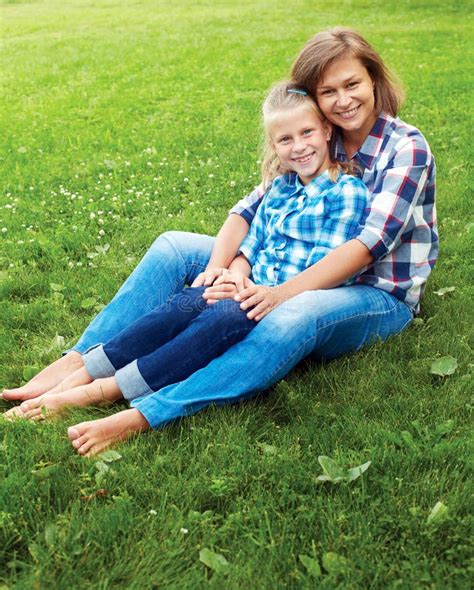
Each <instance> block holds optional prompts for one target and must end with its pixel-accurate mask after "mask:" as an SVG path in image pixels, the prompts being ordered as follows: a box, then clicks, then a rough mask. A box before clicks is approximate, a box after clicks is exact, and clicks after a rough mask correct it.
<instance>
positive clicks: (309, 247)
mask: <svg viewBox="0 0 474 590" xmlns="http://www.w3.org/2000/svg"><path fill="white" fill-rule="evenodd" d="M263 120H264V128H265V135H266V153H265V157H264V162H263V177H264V180H265V182H266V183H267V184H268V185H269V188H268V190H267V191H266V194H265V197H264V199H263V203H262V204H261V206H260V207H259V209H258V211H257V215H256V216H255V218H254V220H253V222H252V225H251V227H250V231H249V234H248V235H247V237H246V238H245V240H244V241H243V243H242V244H241V246H240V254H239V256H237V257H236V258H235V259H234V261H233V262H232V263H231V265H230V267H229V269H228V271H227V272H226V273H225V274H224V275H223V277H222V278H223V280H225V283H226V285H232V289H231V291H228V292H227V298H222V299H220V300H219V301H217V302H216V304H215V305H207V303H206V301H205V300H204V299H203V297H202V295H203V293H204V290H205V288H204V287H194V288H190V289H185V290H184V291H182V292H181V293H179V294H177V295H175V296H174V297H172V298H171V299H170V300H169V301H168V302H166V303H165V304H163V305H162V306H160V307H159V308H158V309H156V310H154V311H153V312H151V313H149V314H147V315H146V316H144V317H143V318H141V319H140V320H137V321H136V322H135V323H134V324H132V325H131V326H130V327H128V328H126V329H124V330H123V331H122V332H121V333H120V334H118V336H116V337H115V338H113V339H112V340H110V341H109V342H108V343H106V344H105V345H104V346H102V345H100V346H97V347H94V348H92V349H91V350H90V351H89V352H87V353H86V354H84V355H83V356H82V359H81V360H82V362H83V364H84V366H83V367H82V368H80V369H78V370H77V371H76V372H75V373H74V374H73V375H71V377H70V378H69V379H68V380H67V384H68V385H70V386H76V387H73V388H71V389H68V390H66V391H62V392H60V393H58V392H55V391H54V390H53V391H52V392H50V393H47V394H45V395H43V396H42V397H40V398H37V399H36V400H32V401H29V402H24V403H23V404H21V406H20V407H19V408H16V409H13V410H10V412H9V413H8V414H9V415H10V416H21V417H26V418H32V419H37V418H41V417H42V416H43V413H44V409H46V410H50V411H57V410H58V409H60V408H62V407H63V406H65V405H71V404H72V405H81V406H84V405H87V404H90V403H97V402H100V401H102V400H108V401H114V400H116V399H119V398H121V397H124V398H126V399H127V400H130V401H131V400H133V399H135V398H138V397H141V396H146V395H149V394H152V393H153V391H156V390H158V389H161V388H162V387H164V386H166V385H169V384H171V383H176V382H178V381H181V380H183V379H186V378H187V377H189V375H191V374H192V373H193V372H195V371H197V370H198V369H200V368H202V367H204V366H205V365H206V364H208V363H209V362H210V361H211V360H212V359H213V358H215V357H217V356H219V355H221V354H222V353H223V352H225V351H226V350H227V349H228V348H229V347H230V346H232V345H233V344H235V343H236V342H238V341H240V340H242V339H243V338H244V337H245V336H246V335H247V333H249V332H250V331H251V330H252V329H253V328H254V327H255V326H256V321H255V320H258V319H259V317H260V316H259V315H258V314H257V315H256V316H255V319H249V318H248V317H247V314H246V312H245V311H243V310H242V309H241V308H240V306H239V304H238V303H237V302H236V301H234V300H232V299H230V297H231V296H234V298H236V299H237V300H238V301H239V302H243V301H246V303H247V305H252V306H253V305H254V303H253V302H255V305H257V307H258V306H259V305H260V306H261V302H262V301H264V300H267V299H274V300H275V305H277V300H278V298H279V290H280V287H277V286H276V285H281V287H283V288H284V285H285V283H286V282H287V281H288V280H289V279H291V278H293V277H297V275H298V274H299V273H301V272H302V271H303V270H305V269H306V268H309V267H310V266H312V265H314V264H316V263H317V262H318V261H319V260H321V259H322V258H323V257H324V256H326V254H327V253H328V252H329V251H330V250H332V249H334V248H336V247H337V246H339V245H340V244H342V243H344V242H345V241H347V240H349V239H351V237H352V236H354V235H356V234H357V233H358V232H359V226H360V224H361V222H362V220H363V216H364V212H365V208H366V205H367V202H368V194H367V189H366V187H365V185H364V184H363V182H362V181H361V180H359V179H358V178H355V177H354V176H350V175H348V174H343V170H344V171H345V172H347V171H348V170H349V168H350V166H349V165H348V164H344V163H342V164H341V163H337V162H335V161H331V157H330V151H329V142H330V139H331V134H332V128H331V126H330V124H329V123H328V122H327V121H326V120H325V119H324V117H323V116H322V114H321V112H320V111H319V109H318V107H317V105H316V103H315V102H314V100H313V99H312V98H310V97H309V96H308V93H307V92H306V91H305V90H304V89H303V88H302V87H299V86H295V85H294V84H290V83H287V82H283V83H280V84H278V85H277V86H275V87H274V88H273V89H272V90H271V92H270V93H269V95H268V97H267V99H266V100H265V102H264V105H263ZM250 274H252V280H250V279H249V277H250ZM243 286H245V295H241V296H240V297H239V296H237V292H238V290H239V288H240V289H241V288H242V287H243ZM92 380H95V381H94V382H93V383H90V382H91V381H92ZM87 384H88V385H87ZM62 385H63V387H64V386H65V385H66V383H63V384H62ZM79 385H80V386H83V385H85V386H84V387H77V386H79Z"/></svg>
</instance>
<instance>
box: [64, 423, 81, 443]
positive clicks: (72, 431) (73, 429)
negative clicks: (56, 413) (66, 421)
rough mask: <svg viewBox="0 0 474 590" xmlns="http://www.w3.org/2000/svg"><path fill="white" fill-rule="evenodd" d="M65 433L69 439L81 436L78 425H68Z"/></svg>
mask: <svg viewBox="0 0 474 590" xmlns="http://www.w3.org/2000/svg"><path fill="white" fill-rule="evenodd" d="M67 435H68V438H69V440H75V439H78V438H79V437H80V436H81V433H80V431H79V428H78V426H70V427H69V428H68V429H67Z"/></svg>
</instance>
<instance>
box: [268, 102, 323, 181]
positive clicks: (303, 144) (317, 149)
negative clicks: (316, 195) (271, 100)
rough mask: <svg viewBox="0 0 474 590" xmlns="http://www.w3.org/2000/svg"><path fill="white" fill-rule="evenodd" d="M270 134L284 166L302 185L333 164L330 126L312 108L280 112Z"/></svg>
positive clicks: (271, 123) (270, 127) (274, 117)
mask: <svg viewBox="0 0 474 590" xmlns="http://www.w3.org/2000/svg"><path fill="white" fill-rule="evenodd" d="M269 133H270V138H271V141H272V143H273V147H274V149H275V152H276V154H277V156H278V158H279V159H280V162H281V164H282V167H284V168H286V169H288V170H292V171H293V172H296V173H297V174H298V176H299V177H300V180H301V182H302V183H303V184H308V182H310V181H311V180H312V179H313V178H315V177H316V176H318V175H319V174H321V173H322V172H324V170H327V168H329V166H330V165H331V160H330V157H329V145H328V141H329V139H330V138H331V126H330V125H329V123H327V121H325V122H323V121H321V119H320V118H319V117H318V115H317V113H316V112H315V111H314V109H312V108H311V107H310V106H304V105H301V106H298V107H294V108H292V109H285V110H282V111H278V112H277V113H275V115H274V116H273V117H272V120H271V122H270V124H269Z"/></svg>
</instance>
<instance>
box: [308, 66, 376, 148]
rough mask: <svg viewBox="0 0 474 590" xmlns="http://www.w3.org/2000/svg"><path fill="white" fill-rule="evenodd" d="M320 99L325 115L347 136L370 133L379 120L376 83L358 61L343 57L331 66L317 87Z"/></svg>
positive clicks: (320, 105)
mask: <svg viewBox="0 0 474 590" xmlns="http://www.w3.org/2000/svg"><path fill="white" fill-rule="evenodd" d="M316 97H317V100H318V104H319V107H320V109H321V110H322V112H323V114H324V115H325V116H326V118H327V119H328V120H329V121H330V122H331V123H333V124H334V125H337V126H338V127H341V129H343V130H344V135H346V136H350V135H357V136H360V137H363V138H365V137H366V136H367V135H368V134H369V132H370V130H371V129H372V126H373V124H374V123H375V120H376V118H377V113H376V111H375V97H374V83H373V82H372V79H371V77H370V76H369V72H368V71H367V69H366V67H365V66H364V65H363V64H362V63H361V62H360V61H359V60H358V59H357V58H355V57H343V58H341V59H339V60H337V61H335V62H334V63H332V64H330V65H329V66H328V67H327V68H326V70H325V71H324V74H323V77H322V79H321V81H320V83H319V84H318V86H317V87H316Z"/></svg>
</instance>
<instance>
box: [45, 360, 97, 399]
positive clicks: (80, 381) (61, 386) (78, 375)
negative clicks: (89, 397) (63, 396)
mask: <svg viewBox="0 0 474 590" xmlns="http://www.w3.org/2000/svg"><path fill="white" fill-rule="evenodd" d="M91 382H92V378H91V376H90V375H89V373H88V372H87V369H86V368H85V367H84V366H83V367H81V368H80V369H77V370H76V371H74V373H71V374H70V375H69V376H68V377H66V378H65V379H63V381H61V383H58V384H57V385H56V387H53V388H52V389H50V390H49V391H47V392H46V393H48V394H49V393H62V392H63V391H68V390H69V389H73V388H74V387H78V386H79V385H87V383H91Z"/></svg>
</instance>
